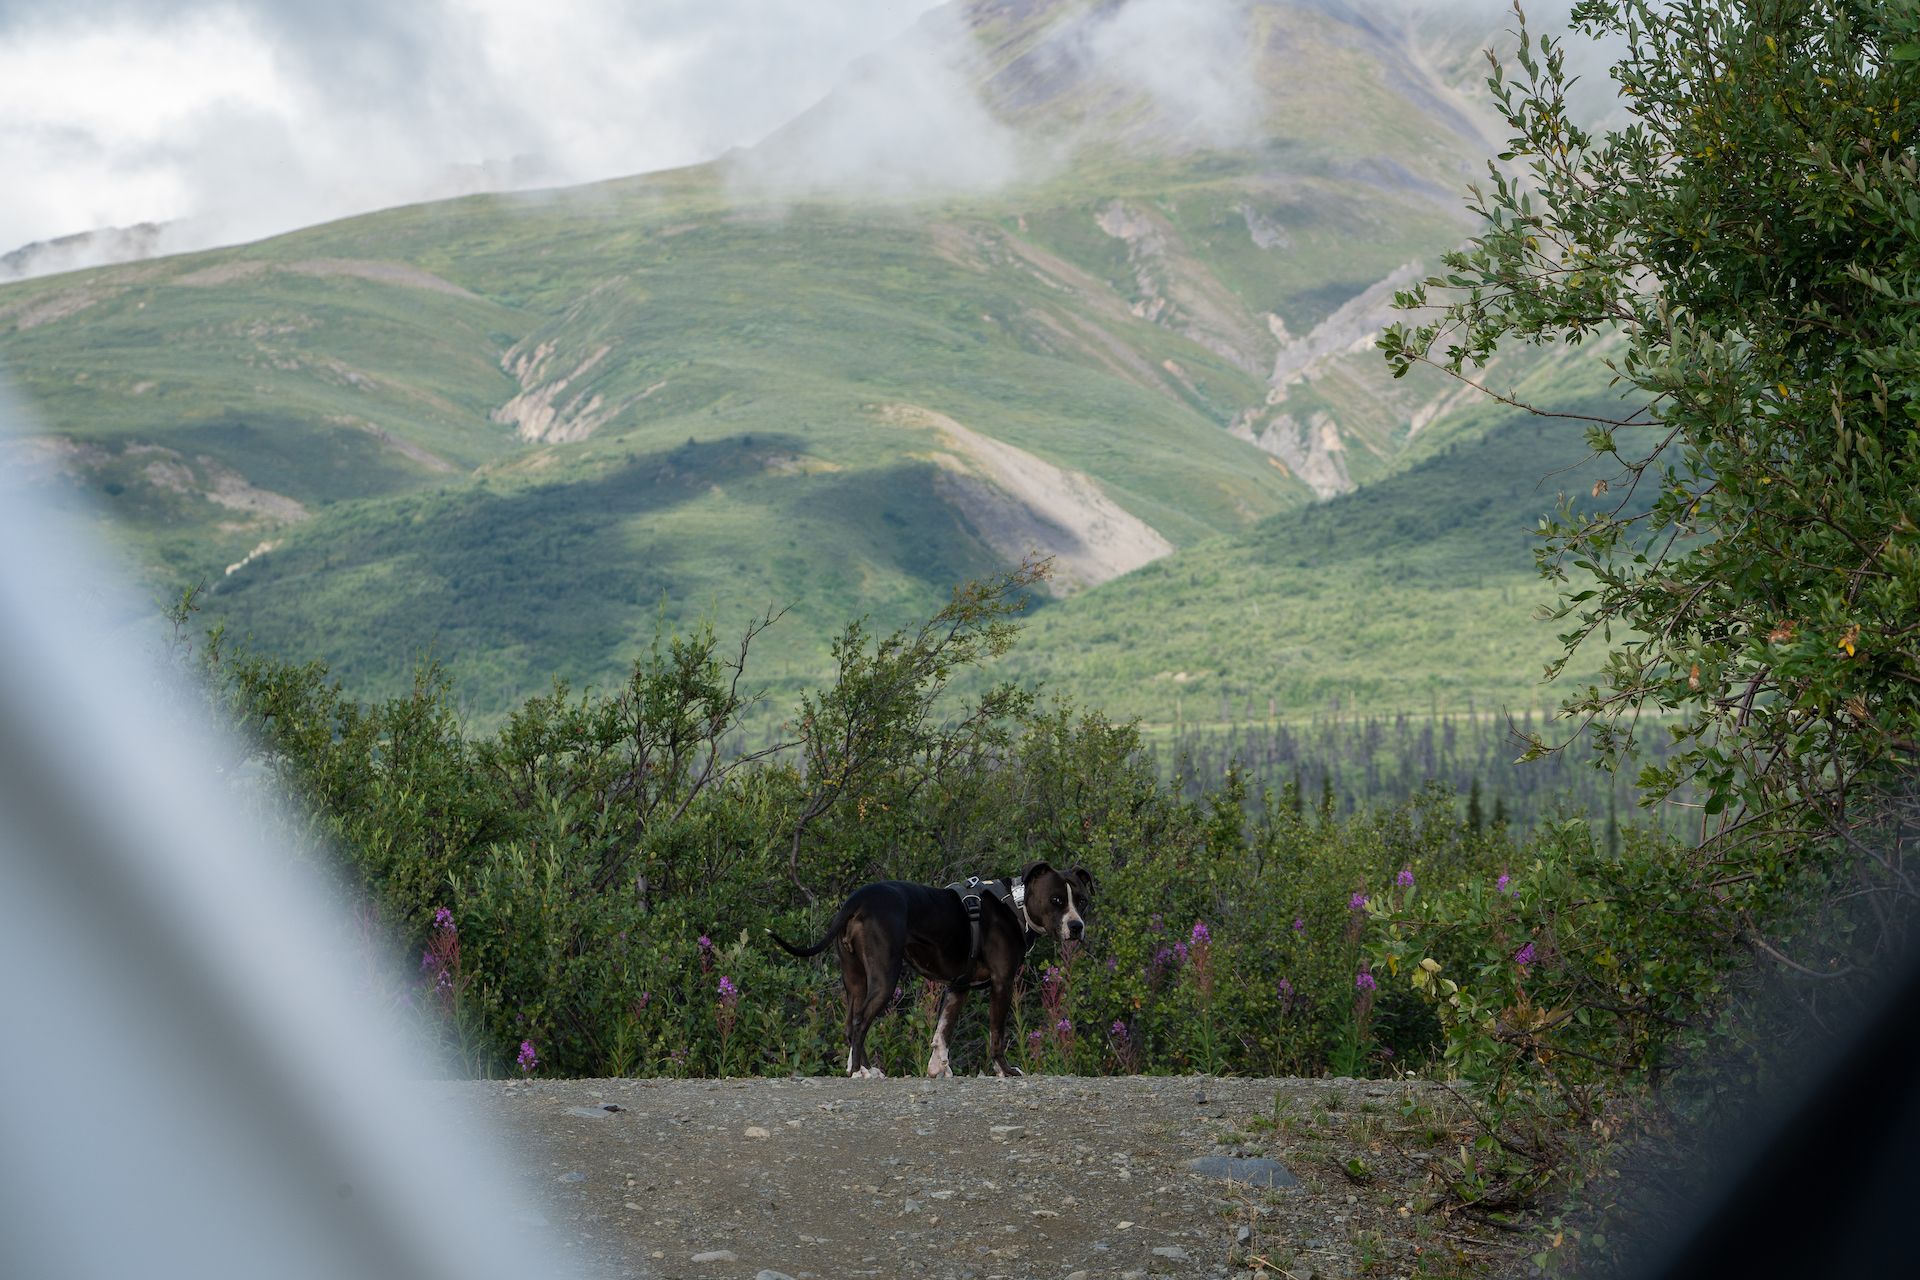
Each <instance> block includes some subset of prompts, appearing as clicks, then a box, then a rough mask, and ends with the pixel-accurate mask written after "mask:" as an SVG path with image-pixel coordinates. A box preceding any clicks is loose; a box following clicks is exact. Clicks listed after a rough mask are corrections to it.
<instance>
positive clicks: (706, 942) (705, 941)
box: [700, 933, 713, 951]
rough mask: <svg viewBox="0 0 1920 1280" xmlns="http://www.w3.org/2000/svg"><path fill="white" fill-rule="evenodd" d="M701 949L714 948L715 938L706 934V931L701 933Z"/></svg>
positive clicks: (709, 949)
mask: <svg viewBox="0 0 1920 1280" xmlns="http://www.w3.org/2000/svg"><path fill="white" fill-rule="evenodd" d="M700 949H701V950H702V951H711V950H713V939H712V938H709V937H708V936H707V935H706V934H704V933H703V934H701V935H700Z"/></svg>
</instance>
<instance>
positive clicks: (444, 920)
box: [433, 907, 453, 933]
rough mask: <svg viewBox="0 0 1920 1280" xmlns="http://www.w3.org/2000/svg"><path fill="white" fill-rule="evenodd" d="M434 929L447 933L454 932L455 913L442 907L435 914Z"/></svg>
mask: <svg viewBox="0 0 1920 1280" xmlns="http://www.w3.org/2000/svg"><path fill="white" fill-rule="evenodd" d="M433 927H434V928H436V929H439V930H442V931H443V932H446V933H452V932H453V912H451V911H449V910H447V909H446V908H445V907H440V908H439V909H437V910H436V911H435V912H434V913H433Z"/></svg>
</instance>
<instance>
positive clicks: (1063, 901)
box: [1053, 898, 1067, 907]
mask: <svg viewBox="0 0 1920 1280" xmlns="http://www.w3.org/2000/svg"><path fill="white" fill-rule="evenodd" d="M1053 905H1054V906H1056V907H1064V906H1066V905H1067V900H1066V899H1065V898H1055V899H1054V900H1053Z"/></svg>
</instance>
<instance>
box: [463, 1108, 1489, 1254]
mask: <svg viewBox="0 0 1920 1280" xmlns="http://www.w3.org/2000/svg"><path fill="white" fill-rule="evenodd" d="M454 1087H456V1088H460V1089H465V1090H471V1091H474V1093H475V1094H476V1095H477V1100H478V1101H479V1102H480V1104H481V1105H482V1106H483V1107H484V1108H485V1109H486V1110H487V1111H489V1112H491V1113H493V1114H495V1115H497V1117H498V1118H499V1120H500V1121H501V1122H502V1124H503V1127H504V1128H505V1130H506V1131H507V1133H508V1134H509V1135H510V1140H511V1141H512V1143H513V1144H514V1146H515V1149H516V1153H517V1156H518V1160H519V1164H520V1167H521V1168H522V1169H524V1170H526V1171H527V1176H528V1177H529V1179H530V1180H531V1181H532V1182H533V1183H534V1184H535V1186H534V1187H533V1188H530V1189H531V1190H535V1191H536V1192H537V1194H538V1195H539V1196H540V1197H542V1198H543V1201H544V1208H543V1209H542V1212H543V1214H544V1215H545V1216H546V1218H547V1220H548V1223H549V1225H550V1226H551V1227H552V1228H553V1230H554V1231H555V1233H556V1234H557V1235H558V1236H560V1237H561V1238H562V1239H564V1240H567V1241H568V1242H569V1244H570V1247H571V1248H573V1249H576V1250H578V1251H579V1253H580V1254H581V1255H582V1256H584V1257H587V1258H589V1259H591V1260H592V1265H593V1269H594V1270H595V1271H596V1273H598V1274H604V1275H607V1276H620V1277H644V1278H646V1280H655V1278H660V1280H673V1278H678V1277H714V1278H716V1280H732V1278H734V1277H740V1278H742V1280H779V1278H780V1277H789V1278H791V1280H814V1278H817V1280H840V1278H841V1277H870V1276H871V1277H889V1278H891V1277H915V1278H920V1277H953V1278H954V1280H999V1278H1004V1280H1020V1278H1024V1277H1047V1278H1049V1280H1094V1278H1096V1277H1116V1278H1123V1280H1149V1278H1156V1277H1168V1278H1173V1280H1177V1278H1184V1277H1221V1276H1245V1275H1248V1274H1249V1273H1251V1274H1255V1275H1263V1276H1280V1275H1287V1276H1292V1277H1294V1278H1295V1280H1305V1278H1306V1277H1309V1276H1317V1277H1325V1278H1327V1280H1331V1278H1333V1277H1344V1276H1356V1277H1357V1276H1363V1275H1364V1276H1379V1277H1383V1278H1384V1277H1391V1276H1415V1275H1456V1276H1457V1275H1472V1274H1485V1273H1486V1272H1487V1271H1488V1270H1489V1269H1497V1268H1498V1266H1499V1264H1501V1263H1502V1262H1504V1261H1506V1259H1503V1258H1502V1257H1501V1256H1500V1254H1499V1253H1498V1252H1497V1250H1498V1249H1500V1248H1506V1249H1508V1250H1511V1249H1512V1247H1513V1246H1512V1245H1510V1244H1505V1243H1504V1242H1499V1241H1492V1240H1483V1239H1481V1238H1479V1237H1478V1236H1476V1235H1474V1234H1473V1233H1471V1232H1470V1231H1465V1230H1463V1229H1462V1228H1460V1227H1458V1226H1451V1225H1449V1224H1447V1223H1446V1222H1444V1221H1443V1220H1441V1219H1438V1218H1437V1217H1435V1216H1433V1215H1430V1214H1426V1213H1423V1212H1421V1209H1422V1207H1423V1205H1422V1201H1423V1199H1424V1196H1423V1192H1424V1188H1425V1187H1426V1185H1427V1182H1428V1179H1427V1173H1428V1170H1429V1168H1430V1167H1431V1162H1432V1161H1433V1160H1434V1159H1436V1158H1437V1156H1436V1152H1437V1151H1440V1150H1445V1149H1448V1147H1449V1146H1450V1144H1451V1142H1452V1140H1453V1139H1452V1137H1451V1134H1450V1125H1449V1120H1448V1115H1449V1111H1448V1108H1447V1106H1446V1102H1447V1097H1446V1095H1445V1093H1444V1091H1441V1090H1438V1089H1436V1088H1434V1087H1433V1086H1429V1085H1422V1084H1409V1083H1399V1082H1389V1081H1354V1080H1223V1079H1215V1078H1210V1077H1177V1078H1168V1077H1137V1076H1136V1077H1116V1078H1100V1079H1086V1078H1077V1077H1030V1078H1025V1079H1017V1080H997V1079H989V1078H972V1079H950V1080H925V1079H899V1080H844V1079H829V1078H819V1079H790V1080H765V1079H741V1080H573V1081H532V1082H493V1083H473V1084H462V1085H457V1086H454ZM1209 1160H1211V1161H1212V1163H1206V1162H1207V1161H1209ZM1195 1162H1202V1163H1199V1164H1196V1163H1195ZM1229 1175H1230V1176H1229ZM1234 1179H1238V1180H1237V1181H1236V1180H1234Z"/></svg>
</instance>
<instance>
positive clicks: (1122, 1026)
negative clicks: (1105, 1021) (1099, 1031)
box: [1107, 1018, 1127, 1041]
mask: <svg viewBox="0 0 1920 1280" xmlns="http://www.w3.org/2000/svg"><path fill="white" fill-rule="evenodd" d="M1107 1034H1108V1035H1110V1036H1112V1037H1113V1038H1114V1039H1115V1040H1121V1041H1124V1040H1125V1039H1126V1038H1127V1024H1126V1023H1124V1022H1122V1021H1120V1019H1118V1018H1115V1019H1114V1020H1113V1025H1112V1026H1110V1027H1108V1028H1107Z"/></svg>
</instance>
